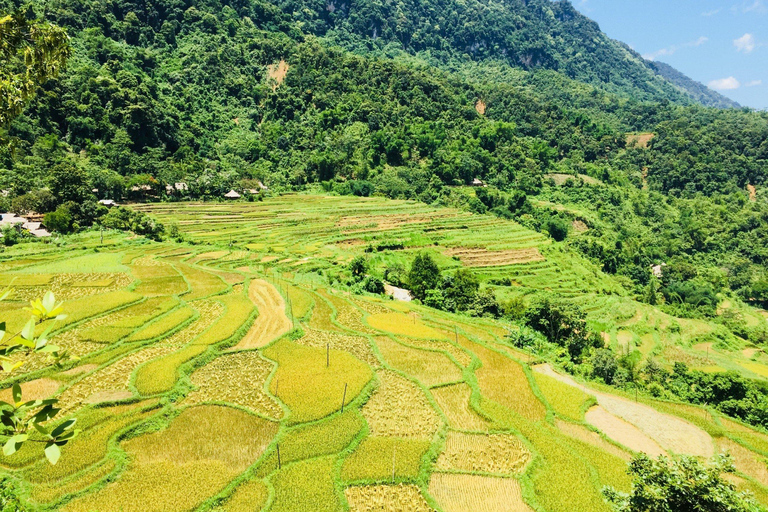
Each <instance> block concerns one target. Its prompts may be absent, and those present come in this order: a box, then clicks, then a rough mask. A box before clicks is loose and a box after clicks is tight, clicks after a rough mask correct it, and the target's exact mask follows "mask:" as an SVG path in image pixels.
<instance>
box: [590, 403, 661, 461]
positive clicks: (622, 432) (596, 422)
mask: <svg viewBox="0 0 768 512" xmlns="http://www.w3.org/2000/svg"><path fill="white" fill-rule="evenodd" d="M586 419H587V422H588V423H589V424H590V425H592V426H593V427H596V428H598V429H600V430H601V431H602V432H603V433H604V434H605V435H606V436H608V437H609V438H611V439H613V440H614V441H616V442H617V443H619V444H621V445H624V446H626V447H627V448H629V449H630V450H632V451H635V452H641V453H645V454H646V455H648V456H650V457H653V458H655V457H658V456H659V455H666V454H667V453H666V452H665V451H664V449H663V448H662V447H661V446H659V444H658V443H657V442H656V441H654V440H653V439H651V438H650V437H648V436H647V435H645V434H644V433H643V432H642V431H641V430H640V429H639V428H637V427H636V426H634V425H632V424H631V423H628V422H626V421H624V420H623V419H621V418H619V417H617V416H614V415H613V414H611V413H610V412H608V411H606V410H605V409H603V408H602V407H600V406H599V405H597V406H595V407H592V408H591V409H590V410H589V411H587V415H586Z"/></svg>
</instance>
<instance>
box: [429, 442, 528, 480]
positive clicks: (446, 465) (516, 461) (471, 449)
mask: <svg viewBox="0 0 768 512" xmlns="http://www.w3.org/2000/svg"><path fill="white" fill-rule="evenodd" d="M530 460H531V452H530V451H529V450H528V448H526V447H525V445H524V444H523V443H522V442H521V441H520V439H518V438H517V436H515V435H513V434H465V433H463V432H449V433H448V438H447V439H446V442H445V448H444V450H443V453H442V454H440V458H439V459H438V460H437V468H438V469H439V470H447V471H462V472H467V473H471V472H479V473H492V474H496V475H512V474H516V473H522V472H523V470H524V469H525V466H526V465H527V464H528V462H530Z"/></svg>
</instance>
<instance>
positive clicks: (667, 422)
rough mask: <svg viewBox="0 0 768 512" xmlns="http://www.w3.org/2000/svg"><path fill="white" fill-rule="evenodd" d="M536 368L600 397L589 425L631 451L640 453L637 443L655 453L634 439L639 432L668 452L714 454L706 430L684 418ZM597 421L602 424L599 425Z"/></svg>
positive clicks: (544, 366)
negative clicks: (626, 425) (624, 423)
mask: <svg viewBox="0 0 768 512" xmlns="http://www.w3.org/2000/svg"><path fill="white" fill-rule="evenodd" d="M534 369H535V370H536V371H539V372H542V373H545V374H546V375H550V376H552V377H554V378H556V379H558V380H560V381H561V382H564V383H566V384H568V385H571V386H575V387H578V388H579V389H581V390H582V391H584V392H585V393H588V394H590V395H593V396H594V397H595V398H597V402H598V404H599V406H600V407H599V409H598V408H594V407H593V408H592V409H590V411H589V412H588V413H587V422H588V423H590V424H592V425H594V426H595V427H597V428H599V429H600V430H602V431H603V432H605V434H606V435H608V437H610V438H611V439H613V440H615V441H617V442H618V443H620V444H623V445H624V446H627V447H628V448H631V449H633V450H636V451H640V450H638V448H636V447H635V446H633V445H632V444H627V442H630V443H635V442H637V443H638V444H637V445H636V446H637V447H641V446H642V447H644V448H643V450H642V451H644V452H645V453H648V454H649V455H650V454H651V453H653V451H654V449H653V448H652V447H651V445H650V444H646V442H645V441H642V443H641V442H640V441H639V440H638V441H634V440H633V439H639V438H638V432H640V433H642V434H643V435H644V436H647V437H648V438H650V439H652V440H653V442H654V443H655V444H656V445H657V446H659V447H660V448H661V450H662V451H663V450H668V451H670V452H674V453H676V454H687V455H697V456H701V457H707V458H708V457H711V456H712V455H713V454H714V443H713V440H712V437H711V436H710V435H709V434H707V433H706V432H704V431H703V430H702V429H700V428H698V427H696V426H695V425H692V424H691V423H688V422H687V421H685V420H683V419H681V418H677V417H675V416H671V415H669V414H664V413H661V412H659V411H657V410H656V409H654V408H652V407H649V406H647V405H644V404H640V403H637V402H633V401H631V400H627V399H625V398H621V397H618V396H615V395H610V394H608V393H602V392H599V391H595V390H593V389H589V388H587V387H586V386H584V385H582V384H579V383H578V382H576V381H575V380H573V379H572V378H571V377H569V376H567V375H561V374H559V373H557V372H555V371H554V370H553V369H552V367H551V366H549V365H539V366H537V367H535V368H534ZM590 413H591V414H590ZM604 413H607V414H608V415H610V416H613V419H611V418H608V417H607V415H606V414H604ZM616 420H622V421H623V422H626V423H627V424H629V425H630V426H633V427H634V428H635V429H637V432H635V431H633V430H632V429H630V428H628V427H625V426H622V422H621V421H616ZM593 421H596V422H599V423H600V424H596V423H594V422H593ZM601 425H602V426H601ZM606 429H609V430H606ZM630 432H631V434H630ZM618 436H622V437H621V439H624V441H622V440H621V439H619V437H618ZM657 451H658V450H657Z"/></svg>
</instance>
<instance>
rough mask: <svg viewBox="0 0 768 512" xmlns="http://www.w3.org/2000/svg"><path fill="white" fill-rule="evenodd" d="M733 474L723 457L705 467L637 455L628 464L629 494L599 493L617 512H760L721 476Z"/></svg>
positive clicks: (682, 460)
mask: <svg viewBox="0 0 768 512" xmlns="http://www.w3.org/2000/svg"><path fill="white" fill-rule="evenodd" d="M734 472H735V469H734V467H733V463H732V462H731V460H730V459H729V458H728V456H725V455H719V456H717V457H715V458H714V459H713V460H712V462H711V463H710V464H709V465H708V466H705V465H704V464H702V463H701V462H699V460H698V459H696V458H694V457H688V456H683V457H681V458H680V459H678V460H673V459H667V458H665V457H659V459H658V460H653V459H650V458H649V457H648V456H647V455H644V454H640V455H637V456H636V457H635V458H634V459H632V462H630V464H629V473H630V474H631V475H632V476H633V477H634V478H635V481H634V482H633V484H632V491H631V492H630V493H629V494H624V493H620V492H618V491H616V490H614V489H613V488H606V489H604V490H603V494H604V495H605V497H606V499H607V500H608V501H609V502H610V503H611V504H612V505H613V508H614V510H616V511H617V512H657V511H658V512H661V511H667V510H680V511H683V510H696V511H700V512H720V511H725V510H727V511H731V512H758V511H760V510H762V509H761V507H760V506H759V505H758V504H757V503H756V502H755V501H754V499H753V498H752V496H751V495H750V494H749V493H744V492H738V491H736V488H735V486H734V485H733V484H732V483H730V482H728V481H727V480H726V479H725V478H724V477H723V474H726V473H734Z"/></svg>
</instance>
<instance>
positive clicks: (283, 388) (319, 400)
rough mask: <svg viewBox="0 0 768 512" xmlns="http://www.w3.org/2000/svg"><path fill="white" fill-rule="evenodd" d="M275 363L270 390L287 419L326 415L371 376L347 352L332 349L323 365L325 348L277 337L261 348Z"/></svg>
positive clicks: (353, 395)
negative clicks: (286, 411)
mask: <svg viewBox="0 0 768 512" xmlns="http://www.w3.org/2000/svg"><path fill="white" fill-rule="evenodd" d="M263 354H264V356H265V357H268V358H269V359H272V360H273V361H276V362H277V363H278V368H277V373H276V374H275V377H274V378H273V379H272V381H271V382H270V391H271V392H272V394H273V395H276V396H277V397H278V398H280V400H282V401H283V402H284V403H285V404H286V405H287V406H288V408H289V409H290V410H291V415H290V418H289V422H290V423H303V422H306V421H313V420H316V419H319V418H323V417H325V416H328V415H329V414H331V413H333V412H335V411H337V410H339V409H340V408H341V402H342V398H343V396H344V385H345V384H346V385H347V394H346V401H345V403H347V404H348V403H350V402H351V401H352V400H353V399H354V398H355V397H356V396H357V395H358V394H360V392H361V391H362V390H363V388H364V387H365V385H366V384H367V383H368V382H369V381H370V380H371V378H372V376H373V373H372V371H371V369H370V368H369V367H368V365H366V364H365V363H363V362H362V361H360V360H359V359H357V358H355V357H354V356H352V355H351V354H348V353H347V352H341V351H338V350H333V351H331V353H330V366H328V367H326V351H325V350H323V349H319V348H314V347H305V346H303V345H299V344H297V343H294V342H292V341H288V340H285V339H283V340H280V341H278V342H277V343H275V344H274V345H271V346H270V347H268V348H267V349H265V350H264V352H263Z"/></svg>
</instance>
